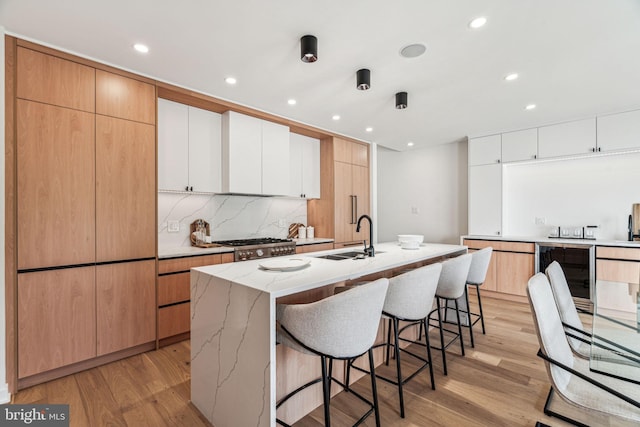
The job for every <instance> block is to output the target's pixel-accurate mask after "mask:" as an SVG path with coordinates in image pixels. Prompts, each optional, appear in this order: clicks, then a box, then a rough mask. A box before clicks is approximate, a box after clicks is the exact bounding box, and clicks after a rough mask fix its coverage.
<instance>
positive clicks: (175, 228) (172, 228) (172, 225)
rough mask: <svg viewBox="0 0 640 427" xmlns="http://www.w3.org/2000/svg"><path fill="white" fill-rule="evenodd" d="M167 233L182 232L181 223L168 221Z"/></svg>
mask: <svg viewBox="0 0 640 427" xmlns="http://www.w3.org/2000/svg"><path fill="white" fill-rule="evenodd" d="M167 231H168V232H169V233H177V232H179V231H180V221H167Z"/></svg>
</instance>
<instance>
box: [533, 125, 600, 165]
mask: <svg viewBox="0 0 640 427" xmlns="http://www.w3.org/2000/svg"><path fill="white" fill-rule="evenodd" d="M596 150H597V147H596V119H586V120H577V121H572V122H567V123H560V124H557V125H551V126H543V127H540V128H538V157H539V158H541V159H544V158H548V157H559V156H569V155H575V154H588V153H591V152H594V151H596Z"/></svg>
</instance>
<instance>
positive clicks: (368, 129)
mask: <svg viewBox="0 0 640 427" xmlns="http://www.w3.org/2000/svg"><path fill="white" fill-rule="evenodd" d="M365 130H366V131H367V132H373V128H372V127H368V128H366V129H365Z"/></svg>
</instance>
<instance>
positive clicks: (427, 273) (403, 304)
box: [347, 264, 442, 418]
mask: <svg viewBox="0 0 640 427" xmlns="http://www.w3.org/2000/svg"><path fill="white" fill-rule="evenodd" d="M441 270H442V265H441V264H431V265H428V266H426V267H421V268H418V269H414V270H411V271H409V272H407V273H404V274H401V275H398V276H395V277H392V278H391V279H389V288H388V289H387V296H386V298H385V300H384V307H383V308H382V314H383V318H384V317H388V318H389V320H390V322H391V324H392V328H390V329H388V331H387V340H386V342H385V343H382V344H379V345H377V346H381V345H385V346H386V347H387V358H386V360H387V364H388V361H389V345H390V344H389V343H390V339H391V336H390V335H391V329H393V334H394V341H393V345H394V354H395V359H396V379H395V380H392V379H389V378H385V377H383V376H381V375H378V374H377V375H376V377H377V378H379V379H381V380H383V381H386V382H388V383H391V384H394V385H396V386H398V397H399V400H400V416H401V417H402V418H404V393H403V389H402V387H403V385H404V384H405V383H407V382H408V381H410V380H411V379H413V378H414V377H415V376H416V375H418V374H419V373H420V372H422V371H423V370H424V369H426V368H427V366H428V367H429V374H430V376H431V388H432V389H433V390H435V389H436V384H435V381H434V378H433V365H432V363H431V347H430V345H429V334H425V344H424V346H425V347H426V352H427V353H426V356H427V357H426V359H425V358H424V357H423V356H420V355H417V354H415V353H413V352H411V351H409V350H407V349H406V348H400V341H407V342H412V343H417V342H416V341H413V340H404V339H402V338H400V332H402V331H403V330H404V329H406V328H407V327H409V326H414V325H415V324H416V323H417V322H418V323H419V324H420V325H421V326H424V327H425V329H426V319H427V316H428V315H429V312H430V311H431V308H432V306H433V299H434V297H435V293H436V287H437V286H438V278H439V277H440V271H441ZM400 321H403V322H411V323H410V324H409V325H407V326H405V327H404V328H402V329H400V328H399V323H400ZM418 339H420V338H418ZM377 346H376V347H377ZM402 353H407V354H409V355H411V356H413V357H414V358H416V359H418V360H420V361H422V362H423V364H422V365H421V366H420V367H419V368H418V369H417V370H415V371H414V372H413V373H412V374H411V375H409V376H408V377H406V378H404V379H403V378H402V370H401V363H400V358H401V354H402ZM352 362H353V361H349V363H348V365H347V384H349V372H350V368H351V367H352ZM353 368H354V369H357V370H359V371H362V372H367V371H365V370H364V369H361V368H359V367H357V366H353Z"/></svg>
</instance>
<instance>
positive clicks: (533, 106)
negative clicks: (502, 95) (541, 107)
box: [524, 104, 536, 110]
mask: <svg viewBox="0 0 640 427" xmlns="http://www.w3.org/2000/svg"><path fill="white" fill-rule="evenodd" d="M534 108H536V104H529V105H527V106H526V107H524V109H525V110H533V109H534Z"/></svg>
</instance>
